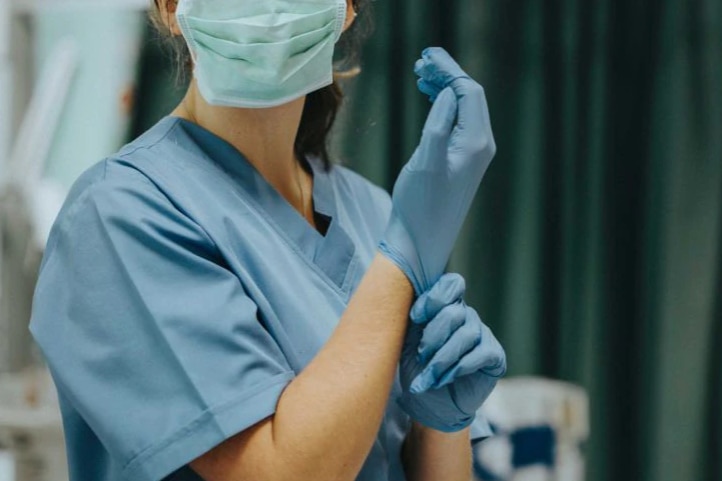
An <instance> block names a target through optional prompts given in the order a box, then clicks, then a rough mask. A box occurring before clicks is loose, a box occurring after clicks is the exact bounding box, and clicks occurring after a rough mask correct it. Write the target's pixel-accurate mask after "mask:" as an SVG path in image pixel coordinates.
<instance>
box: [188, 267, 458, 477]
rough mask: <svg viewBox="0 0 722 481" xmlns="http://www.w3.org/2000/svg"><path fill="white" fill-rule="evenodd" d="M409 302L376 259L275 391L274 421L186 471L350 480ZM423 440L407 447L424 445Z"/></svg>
mask: <svg viewBox="0 0 722 481" xmlns="http://www.w3.org/2000/svg"><path fill="white" fill-rule="evenodd" d="M412 300H413V288H412V287H411V284H410V283H409V281H408V280H407V278H406V276H405V275H404V274H403V272H402V271H401V270H400V269H398V268H397V267H396V266H395V265H394V264H392V263H391V262H390V261H388V260H387V259H386V258H385V257H383V256H381V255H378V256H377V257H376V259H375V260H374V261H373V263H372V265H371V267H370V269H369V270H368V272H367V273H366V276H365V277H364V279H363V280H362V282H361V284H360V286H359V288H358V290H357V291H356V293H355V294H354V296H353V297H352V299H351V301H350V303H349V305H348V308H347V309H346V311H345V312H344V314H343V316H342V317H341V320H340V323H339V325H338V327H337V328H336V330H335V332H334V334H333V336H332V337H331V339H330V340H329V341H328V343H327V344H326V345H325V346H324V348H323V349H322V350H321V351H320V352H319V353H318V355H317V356H316V357H315V358H314V360H313V361H312V362H311V363H310V364H309V365H308V366H307V367H306V369H304V371H303V372H301V374H299V376H298V377H297V378H296V379H294V380H293V381H292V382H291V383H290V384H289V386H288V387H287V388H286V390H285V391H284V392H283V394H282V395H281V398H280V400H279V402H278V406H277V410H276V413H275V415H274V416H272V417H270V418H268V419H266V420H264V421H262V422H260V423H258V424H257V425H255V426H254V427H252V428H250V429H248V430H246V431H244V432H242V433H240V434H238V435H237V436H235V437H232V438H230V439H229V440H227V441H226V442H224V443H222V444H221V445H219V446H217V447H216V448H214V449H213V450H211V451H210V452H208V453H207V454H205V455H204V456H202V457H200V458H199V459H197V460H195V461H194V462H193V463H191V467H192V468H193V469H194V470H195V471H196V472H197V473H198V474H199V475H200V476H201V477H203V478H204V479H205V480H206V481H247V480H254V481H256V480H257V481H276V480H278V481H281V480H283V481H293V480H299V481H301V480H303V481H307V480H309V479H313V480H314V481H353V480H354V479H355V478H356V476H357V475H358V473H359V471H360V470H361V467H362V466H363V463H364V461H365V460H366V457H367V456H368V454H369V452H370V450H371V447H372V445H373V443H374V440H375V439H376V436H377V434H378V430H379V427H380V426H381V421H382V418H383V415H384V412H385V410H386V405H387V403H388V401H389V395H390V392H391V387H392V384H393V381H394V378H395V374H396V369H397V365H398V362H399V357H400V354H401V347H402V343H403V339H404V335H405V333H406V326H407V322H408V314H409V309H410V307H411V302H412ZM439 434H443V433H439ZM430 436H431V437H434V436H433V435H430ZM466 436H467V437H466V444H467V445H468V442H469V441H468V433H467V434H466ZM426 439H431V438H430V437H424V436H422V437H421V438H419V442H418V443H414V444H413V445H414V446H417V445H418V446H419V447H423V446H426V441H425V440H426ZM443 444H444V445H445V444H447V443H443ZM412 449H414V448H412ZM440 449H441V450H443V451H444V452H445V451H446V450H445V449H444V446H441V448H440ZM428 450H430V451H432V452H435V451H434V449H433V448H429V449H428ZM439 454H441V451H439ZM445 464H446V463H445ZM421 479H431V478H426V477H424V478H419V480H421ZM436 479H441V478H436ZM444 479H455V478H448V477H444ZM466 479H468V478H466Z"/></svg>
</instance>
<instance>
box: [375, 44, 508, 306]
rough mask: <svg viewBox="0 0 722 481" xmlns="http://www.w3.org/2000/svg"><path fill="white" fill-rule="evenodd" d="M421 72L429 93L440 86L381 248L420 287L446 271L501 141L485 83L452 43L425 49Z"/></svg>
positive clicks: (396, 197)
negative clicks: (468, 70) (464, 66)
mask: <svg viewBox="0 0 722 481" xmlns="http://www.w3.org/2000/svg"><path fill="white" fill-rule="evenodd" d="M416 73H417V74H418V75H420V76H421V80H420V83H419V86H420V87H421V88H422V90H423V91H424V92H425V93H427V94H429V95H432V96H434V95H435V92H436V91H437V90H438V92H439V93H438V96H437V97H436V100H435V102H434V105H433V107H432V108H431V112H430V113H429V117H428V119H427V121H426V126H425V127H424V132H423V135H422V138H421V142H420V144H419V146H418V148H417V149H416V152H415V153H414V155H413V156H412V157H411V160H409V162H408V163H407V164H406V166H405V167H404V169H403V170H402V171H401V174H399V178H398V180H397V181H396V185H395V187H394V193H393V209H392V213H391V218H390V220H389V225H388V228H387V230H386V234H385V237H384V239H383V241H382V242H381V245H380V247H379V249H380V251H381V253H382V254H384V255H385V256H386V257H388V258H389V259H390V260H391V261H392V262H394V263H395V264H396V265H397V266H399V268H401V270H403V271H404V273H405V274H406V276H407V277H408V278H409V280H410V281H411V283H412V284H413V286H414V289H415V291H416V294H417V295H420V294H421V293H422V292H425V291H427V290H428V289H429V288H430V287H431V286H432V285H433V284H434V283H435V282H436V281H437V280H438V279H439V277H440V276H441V274H443V273H444V270H445V268H446V264H447V262H448V261H449V257H450V256H451V251H452V249H453V248H454V243H455V242H456V238H457V237H458V235H459V231H460V230H461V227H462V224H463V222H464V219H465V218H466V214H467V213H468V211H469V207H470V206H471V201H472V200H473V198H474V195H475V194H476V191H477V189H478V188H479V184H480V183H481V179H482V177H483V176H484V173H485V172H486V169H487V168H488V167H489V164H490V163H491V160H492V158H493V157H494V154H495V152H496V144H495V142H494V136H493V134H492V131H491V122H490V120H489V111H488V108H487V104H486V97H485V94H484V89H483V88H482V87H481V85H479V84H478V83H476V82H474V81H473V80H472V79H471V78H470V77H469V76H468V75H466V74H465V73H464V72H463V71H462V70H461V68H460V67H459V65H458V64H457V63H456V62H455V61H454V60H453V59H452V58H451V57H450V56H449V54H448V53H446V51H444V50H443V49H440V48H430V49H427V50H425V51H424V53H423V58H422V59H421V60H419V61H418V62H417V64H416Z"/></svg>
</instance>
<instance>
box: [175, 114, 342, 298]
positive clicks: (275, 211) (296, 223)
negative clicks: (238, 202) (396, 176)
mask: <svg viewBox="0 0 722 481" xmlns="http://www.w3.org/2000/svg"><path fill="white" fill-rule="evenodd" d="M167 118H168V119H171V121H173V122H176V123H177V125H179V126H180V127H181V128H182V129H183V131H184V132H185V133H186V134H187V135H188V136H189V137H190V138H191V139H192V140H193V141H194V143H195V144H196V145H197V146H198V147H199V148H200V149H201V150H202V151H203V152H204V153H205V154H206V156H207V157H208V159H209V160H210V161H211V162H213V163H215V164H216V165H218V166H220V167H221V169H222V170H224V171H225V172H226V173H227V174H229V175H230V176H231V177H232V179H233V181H234V185H236V186H238V187H240V189H238V190H239V193H240V194H241V195H243V196H244V197H245V198H246V199H247V200H248V201H249V202H248V203H249V205H250V206H251V207H252V208H255V209H258V210H260V211H261V212H260V213H261V214H265V215H261V216H260V217H261V218H264V219H266V220H267V221H268V222H269V223H271V224H272V225H273V227H274V228H276V230H277V231H279V233H280V234H282V235H283V236H285V237H286V239H287V240H288V241H289V242H290V243H291V244H292V247H294V248H296V250H298V251H300V252H301V254H302V255H303V256H304V257H305V258H306V260H307V261H310V262H312V263H313V264H315V265H316V266H317V267H318V268H319V269H320V270H321V271H322V272H323V273H324V274H325V275H326V276H327V277H328V279H329V280H330V281H331V282H332V283H333V284H334V285H335V287H336V288H338V289H341V290H343V291H344V292H345V293H348V288H349V286H348V285H347V284H348V283H349V282H350V281H351V280H352V278H353V275H348V274H349V267H350V266H351V264H352V260H353V259H354V253H355V250H356V247H355V245H354V244H353V241H352V240H351V238H350V237H349V236H348V234H346V232H345V230H344V229H343V227H342V226H341V222H340V219H339V216H338V211H337V203H336V193H335V189H334V185H333V179H332V172H333V169H332V170H331V171H326V170H325V169H324V167H323V165H322V163H321V161H320V160H319V159H317V158H309V159H308V163H309V165H310V166H311V169H312V173H313V204H314V210H315V212H317V213H319V214H322V215H324V216H326V217H328V218H329V219H330V223H329V226H328V229H327V230H326V235H325V236H324V235H322V234H321V233H320V232H319V231H318V230H316V229H315V228H314V227H313V226H312V225H311V224H309V223H308V221H307V220H306V219H305V218H304V217H303V216H301V214H300V213H299V212H298V211H297V210H296V209H294V208H293V207H292V206H291V204H289V203H288V201H287V200H286V199H285V198H284V197H283V196H282V195H281V194H280V193H279V192H278V191H277V190H276V189H275V188H274V187H273V186H272V185H271V184H270V183H268V181H266V179H265V178H264V177H263V176H262V175H261V174H260V172H258V170H257V169H256V168H255V167H254V166H253V165H252V164H251V163H250V162H249V161H248V159H246V157H245V156H244V155H243V154H242V153H241V152H239V151H238V150H237V149H236V148H235V147H233V146H232V145H231V144H230V143H228V142H226V141H225V140H223V139H222V138H220V137H218V136H217V135H215V134H214V133H212V132H210V131H209V130H207V129H205V128H203V127H201V126H200V125H197V124H195V123H193V122H190V121H187V120H185V119H181V118H179V117H167Z"/></svg>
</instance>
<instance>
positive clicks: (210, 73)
mask: <svg viewBox="0 0 722 481" xmlns="http://www.w3.org/2000/svg"><path fill="white" fill-rule="evenodd" d="M176 16H177V18H178V24H179V25H180V29H181V31H182V32H183V37H184V38H185V39H186V42H187V43H188V46H189V48H190V50H191V55H192V57H193V61H194V63H195V70H194V76H195V78H196V81H197V83H198V88H199V90H200V92H201V95H202V96H203V98H204V99H205V100H206V101H207V102H208V103H209V104H211V105H223V106H230V107H250V108H263V107H274V106H277V105H281V104H284V103H287V102H290V101H292V100H295V99H297V98H300V97H303V96H304V95H307V94H309V93H311V92H313V91H315V90H318V89H320V88H323V87H326V86H327V85H330V84H331V83H333V52H334V46H335V44H336V42H337V41H338V39H339V37H340V36H341V33H342V31H343V26H344V24H345V21H346V0H180V2H179V4H178V8H177V10H176Z"/></svg>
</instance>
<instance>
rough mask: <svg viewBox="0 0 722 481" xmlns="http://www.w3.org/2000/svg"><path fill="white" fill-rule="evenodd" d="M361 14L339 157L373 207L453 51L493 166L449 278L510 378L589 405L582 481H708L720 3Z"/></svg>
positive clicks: (715, 463)
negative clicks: (477, 107)
mask: <svg viewBox="0 0 722 481" xmlns="http://www.w3.org/2000/svg"><path fill="white" fill-rule="evenodd" d="M374 5H375V7H374V8H375V15H374V16H375V19H376V33H375V35H374V37H373V39H372V40H371V41H370V42H369V43H368V44H367V46H366V49H365V52H364V56H363V67H364V72H363V74H362V75H361V77H360V78H358V79H357V80H355V81H353V82H351V83H350V84H349V85H348V86H347V91H348V94H349V105H348V106H347V110H346V111H345V114H344V117H343V121H342V124H341V126H340V127H341V128H340V129H339V137H338V145H337V151H338V152H339V153H340V156H341V157H342V158H343V159H345V160H346V161H347V162H348V163H349V164H350V165H351V166H353V167H354V168H356V169H357V170H359V171H361V172H362V173H364V174H366V175H367V176H368V177H370V178H372V179H373V180H375V181H376V182H378V183H380V184H382V185H384V186H386V187H389V188H390V187H391V186H392V185H393V180H394V179H395V176H396V173H397V172H398V170H399V168H400V167H401V166H402V165H403V163H404V162H405V161H406V159H408V157H409V156H410V155H411V153H412V151H413V149H414V147H415V145H416V143H417V142H418V139H419V134H420V130H421V127H422V125H423V121H424V118H425V115H426V113H427V111H428V108H429V106H428V102H427V101H426V100H425V99H424V98H423V97H422V96H421V95H419V94H418V93H417V92H416V90H415V88H414V76H413V72H412V67H413V64H414V61H415V59H416V58H417V56H418V55H419V53H420V51H421V50H422V49H423V48H424V47H426V46H428V45H434V44H435V45H442V46H444V47H446V48H447V49H449V50H450V51H451V52H453V53H454V55H455V56H456V57H457V58H458V59H459V61H460V63H462V65H463V66H464V67H465V68H466V69H468V71H469V72H470V73H471V74H472V75H473V76H474V77H475V78H477V79H478V80H479V81H480V82H482V83H483V85H484V87H485V89H486V92H487V97H488V100H489V105H490V109H491V113H492V119H493V124H494V130H495V134H496V137H497V141H498V146H499V153H498V156H497V158H496V160H495V161H494V164H493V165H492V168H491V170H490V171H489V174H488V175H487V177H486V179H485V180H484V183H483V186H482V189H481V193H480V195H479V198H478V202H477V203H476V205H475V207H474V211H473V212H472V215H471V219H470V220H469V222H468V225H467V228H466V231H465V233H464V236H463V238H462V240H461V242H460V245H459V248H458V252H457V253H456V256H455V259H454V262H453V266H452V267H453V269H455V270H458V271H460V272H461V273H463V274H464V275H465V276H466V277H467V279H468V283H469V286H470V293H469V297H470V299H469V300H470V302H471V303H472V304H473V305H475V306H476V307H477V308H478V309H479V311H480V312H481V313H482V315H483V317H484V319H485V320H486V321H487V322H488V323H489V324H490V325H491V326H492V327H493V328H494V329H495V331H496V332H497V333H498V335H499V337H500V339H501V340H502V341H503V343H504V345H505V346H506V349H507V354H508V357H509V363H510V375H521V374H535V375H544V376H550V377H554V378H559V379H563V380H568V381H571V382H575V383H578V384H581V385H582V386H584V387H585V388H586V389H587V390H588V392H589V394H590V396H591V400H592V406H591V412H592V438H591V440H590V442H589V444H588V446H587V454H588V459H589V467H588V471H589V475H588V479H589V480H592V481H600V480H635V481H637V480H644V481H691V480H715V481H717V480H722V469H721V463H722V462H721V461H720V460H721V459H722V416H721V415H720V410H721V409H722V388H721V386H722V354H720V352H721V350H722V325H721V324H722V261H721V257H720V245H721V244H720V236H721V234H722V222H721V221H722V189H721V187H722V2H720V1H719V0H656V1H647V2H640V1H636V2H635V1H631V2H630V1H629V0H624V1H622V0H613V1H601V0H584V1H573V0H566V1H565V0H544V1H542V0H525V1H522V0H517V1H507V2H492V1H480V0H467V1H461V0H454V1H428V2H418V1H413V0H394V1H383V2H376V3H375V4H374Z"/></svg>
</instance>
